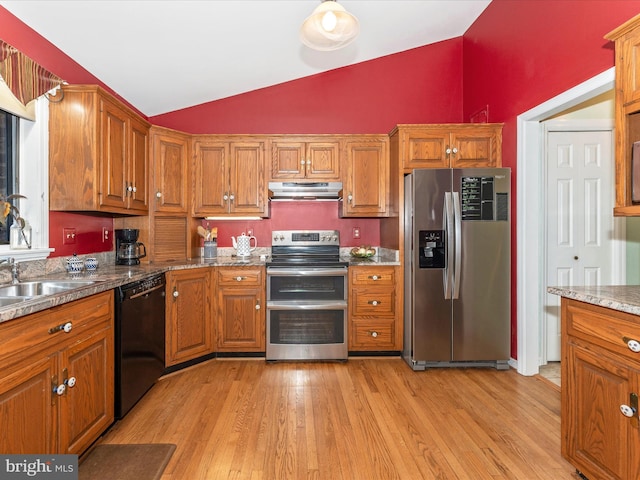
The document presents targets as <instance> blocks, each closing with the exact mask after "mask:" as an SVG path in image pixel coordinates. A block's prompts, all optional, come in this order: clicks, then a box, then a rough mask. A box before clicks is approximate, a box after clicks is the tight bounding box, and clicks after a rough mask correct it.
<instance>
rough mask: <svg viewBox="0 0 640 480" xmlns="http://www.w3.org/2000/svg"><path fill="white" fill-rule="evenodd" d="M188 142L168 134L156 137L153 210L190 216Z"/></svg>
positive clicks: (154, 145) (154, 135)
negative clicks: (188, 210)
mask: <svg viewBox="0 0 640 480" xmlns="http://www.w3.org/2000/svg"><path fill="white" fill-rule="evenodd" d="M188 155H189V141H188V139H187V137H186V136H184V135H179V134H172V133H169V132H163V133H154V134H153V162H152V163H153V189H152V193H151V194H152V195H153V196H154V197H155V200H154V210H155V211H156V212H166V213H184V214H186V213H187V198H188V181H189V156H188Z"/></svg>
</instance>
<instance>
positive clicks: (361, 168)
mask: <svg viewBox="0 0 640 480" xmlns="http://www.w3.org/2000/svg"><path fill="white" fill-rule="evenodd" d="M345 151H346V159H347V178H346V182H345V185H344V187H343V189H344V199H343V202H342V215H343V216H384V215H383V214H384V213H385V211H386V203H387V165H388V158H387V157H388V153H387V143H386V141H384V140H380V141H373V142H372V141H358V140H348V141H347V142H346V144H345Z"/></svg>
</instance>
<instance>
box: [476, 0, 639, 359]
mask: <svg viewBox="0 0 640 480" xmlns="http://www.w3.org/2000/svg"><path fill="white" fill-rule="evenodd" d="M638 13H640V1H637V0H581V1H575V0H554V1H552V2H551V1H547V2H541V1H540V0H518V1H517V2H514V1H513V0H493V1H492V2H491V3H490V4H489V6H488V7H487V9H486V10H485V11H484V12H483V14H482V15H481V16H480V17H479V18H478V20H477V21H476V22H475V23H474V24H473V25H472V26H471V27H470V28H469V29H468V30H467V32H466V33H465V34H464V37H463V38H464V44H463V45H464V54H463V58H464V64H463V65H464V68H463V79H464V80H463V84H464V89H463V92H464V94H463V105H464V119H465V120H468V119H469V117H470V116H471V115H473V113H474V112H477V111H478V110H480V109H482V108H484V107H486V106H487V105H488V106H489V109H488V111H489V121H490V122H504V123H505V127H504V130H503V151H502V159H503V164H504V166H506V167H511V168H512V169H513V172H514V175H513V176H512V187H513V190H512V192H513V193H512V213H513V215H512V218H513V220H514V221H513V223H512V247H513V248H512V263H511V269H512V273H511V275H512V287H511V299H512V302H511V305H512V306H511V309H512V313H511V318H512V331H511V332H512V338H511V350H512V355H513V357H514V358H517V343H516V342H517V330H516V327H517V315H516V311H517V310H516V309H517V304H516V300H517V298H516V278H517V271H516V267H517V264H516V258H517V255H518V254H519V252H517V251H516V215H515V213H516V204H515V200H516V194H517V192H516V190H515V186H516V176H517V172H516V165H517V163H516V161H517V159H516V134H517V132H516V117H517V116H518V115H520V114H521V113H524V112H526V111H527V110H529V109H531V108H533V107H535V106H536V105H539V104H541V103H543V102H545V101H546V100H549V99H550V98H553V97H554V96H556V95H558V94H560V93H562V92H564V91H566V90H568V89H570V88H572V87H574V86H576V85H578V84H579V83H582V82H584V81H585V80H588V79H589V78H591V77H593V76H595V75H597V74H599V73H601V72H603V71H605V70H607V69H609V68H611V67H612V66H613V64H614V49H613V44H612V43H611V42H608V41H607V40H605V39H604V38H603V36H604V35H605V34H606V33H608V32H610V31H611V30H613V29H614V28H616V27H617V26H619V25H620V24H622V23H624V22H625V21H626V20H628V19H629V18H631V17H633V16H635V15H637V14H638Z"/></svg>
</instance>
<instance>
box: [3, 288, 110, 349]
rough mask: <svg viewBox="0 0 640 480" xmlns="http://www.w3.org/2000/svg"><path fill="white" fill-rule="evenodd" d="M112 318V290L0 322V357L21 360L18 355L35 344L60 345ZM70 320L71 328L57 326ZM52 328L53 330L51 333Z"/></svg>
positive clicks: (35, 345) (42, 345) (43, 346)
mask: <svg viewBox="0 0 640 480" xmlns="http://www.w3.org/2000/svg"><path fill="white" fill-rule="evenodd" d="M112 318H113V292H112V291H111V290H110V291H108V292H105V293H100V294H97V295H93V296H91V297H87V298H83V299H81V300H76V301H74V302H71V303H68V304H64V305H60V306H57V307H53V308H50V309H49V310H44V311H42V312H38V313H34V314H32V315H27V316H25V317H22V318H17V319H15V320H9V321H7V322H4V323H2V324H1V325H0V352H2V353H0V360H2V359H11V361H13V360H16V359H17V360H20V358H19V357H15V358H14V356H16V355H17V354H19V353H20V352H24V351H26V350H29V349H31V348H33V347H39V348H48V347H49V346H51V347H56V348H59V347H60V346H61V345H62V344H64V343H68V342H71V341H74V340H76V339H78V338H80V337H81V336H82V335H84V334H85V332H87V331H88V330H90V329H91V328H93V327H94V326H96V325H99V324H100V323H103V322H107V321H109V320H110V319H112ZM67 322H69V323H71V331H69V332H65V331H63V330H60V329H57V328H56V327H59V326H61V325H64V324H65V323H67ZM50 330H52V331H51V333H50Z"/></svg>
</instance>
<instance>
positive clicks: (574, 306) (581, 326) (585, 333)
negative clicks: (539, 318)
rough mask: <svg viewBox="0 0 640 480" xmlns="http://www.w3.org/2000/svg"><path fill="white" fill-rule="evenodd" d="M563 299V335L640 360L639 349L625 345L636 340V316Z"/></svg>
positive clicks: (639, 329) (639, 328)
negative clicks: (564, 321) (635, 349)
mask: <svg viewBox="0 0 640 480" xmlns="http://www.w3.org/2000/svg"><path fill="white" fill-rule="evenodd" d="M563 300H564V307H563V308H564V317H565V318H566V325H565V326H564V328H566V333H567V335H570V336H573V337H577V338H582V339H585V340H588V341H589V342H591V343H595V344H597V345H600V346H602V347H604V348H606V349H608V350H610V351H613V352H617V353H619V354H621V355H624V356H625V357H627V358H629V359H632V360H635V361H637V362H640V353H636V352H633V351H632V350H630V349H629V346H628V345H627V342H628V341H629V340H636V341H638V342H640V318H639V317H637V316H636V315H632V314H628V313H624V312H618V311H615V310H611V309H609V308H604V307H599V306H597V305H590V304H586V303H582V302H578V301H573V300H566V299H563Z"/></svg>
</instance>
